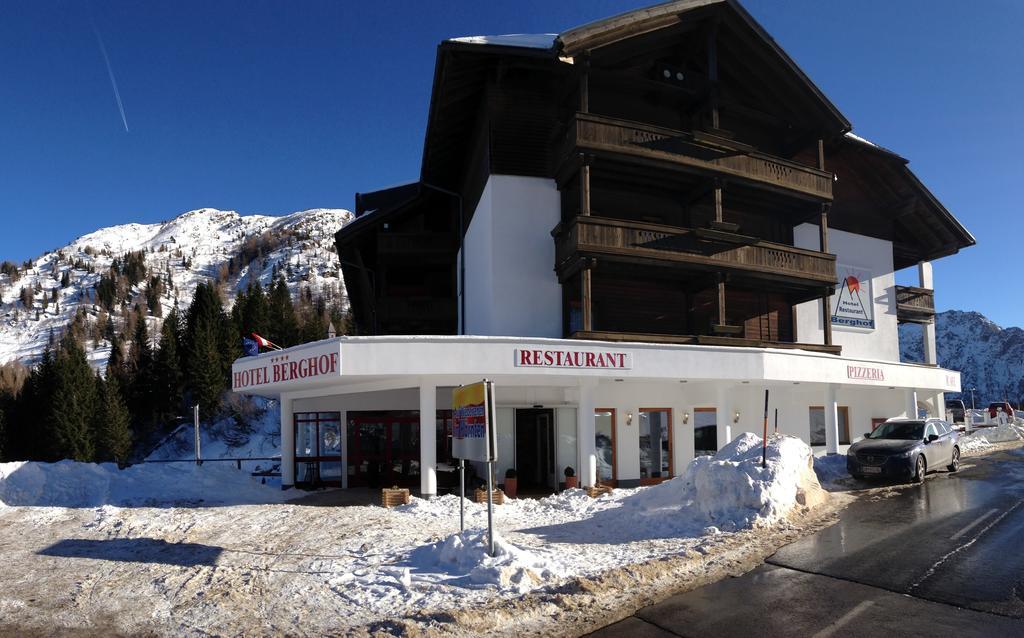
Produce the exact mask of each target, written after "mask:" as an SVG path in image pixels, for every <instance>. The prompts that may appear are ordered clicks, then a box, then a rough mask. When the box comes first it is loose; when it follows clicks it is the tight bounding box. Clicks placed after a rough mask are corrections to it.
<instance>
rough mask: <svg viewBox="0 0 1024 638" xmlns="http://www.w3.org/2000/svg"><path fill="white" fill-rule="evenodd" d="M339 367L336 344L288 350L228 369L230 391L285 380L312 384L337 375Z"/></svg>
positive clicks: (339, 360) (238, 362)
mask: <svg viewBox="0 0 1024 638" xmlns="http://www.w3.org/2000/svg"><path fill="white" fill-rule="evenodd" d="M340 364H341V353H340V352H339V350H338V346H337V344H331V346H328V347H321V348H306V349H301V350H289V351H284V352H281V353H279V354H274V355H273V356H270V357H267V356H262V357H246V358H243V359H239V360H238V361H236V362H235V363H234V365H232V366H231V389H232V390H235V391H239V390H248V389H255V388H259V387H262V386H267V385H274V384H277V383H286V382H289V381H315V380H317V379H323V378H327V377H332V376H337V375H338V373H339V370H340Z"/></svg>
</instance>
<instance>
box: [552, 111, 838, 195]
mask: <svg viewBox="0 0 1024 638" xmlns="http://www.w3.org/2000/svg"><path fill="white" fill-rule="evenodd" d="M580 150H590V151H605V152H612V153H617V154H624V155H630V156H633V157H638V158H645V159H649V160H651V159H653V160H660V161H663V162H667V163H669V164H671V165H674V166H676V167H678V168H681V169H683V170H688V171H692V172H697V173H704V174H709V175H713V176H716V177H722V178H725V179H737V180H739V181H743V182H746V183H749V184H753V185H757V186H762V187H768V188H772V189H776V190H779V189H781V190H784V191H787V192H791V193H797V194H800V195H803V196H805V197H809V198H812V199H818V200H822V201H827V200H831V199H832V174H831V173H828V172H825V171H820V170H818V169H816V168H812V167H810V166H805V165H803V164H799V163H797V162H791V161H789V160H785V159H782V158H779V157H773V156H771V155H768V154H765V153H761V152H758V151H756V150H754V149H752V148H750V147H747V146H745V145H743V144H739V143H736V142H734V141H732V140H728V139H726V138H723V137H719V136H716V135H712V134H709V133H704V132H700V131H696V132H693V133H687V132H683V131H676V130H673V129H667V128H662V127H659V126H651V125H647V124H641V123H638V122H631V121H628V120H619V119H615V118H609V117H604V116H599V115H592V114H589V113H577V114H576V116H575V117H574V118H573V121H572V125H571V126H570V128H569V131H568V133H567V139H566V147H565V148H564V149H563V151H564V152H565V153H569V152H579V151H580Z"/></svg>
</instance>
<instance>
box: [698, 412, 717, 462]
mask: <svg viewBox="0 0 1024 638" xmlns="http://www.w3.org/2000/svg"><path fill="white" fill-rule="evenodd" d="M717 451H718V410H716V409H715V408H694V409H693V454H694V455H695V456H711V455H714V453H715V452H717Z"/></svg>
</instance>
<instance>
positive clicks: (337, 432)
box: [294, 412, 343, 487]
mask: <svg viewBox="0 0 1024 638" xmlns="http://www.w3.org/2000/svg"><path fill="white" fill-rule="evenodd" d="M294 421H295V483H296V484H297V485H302V486H310V487H317V486H320V485H328V486H334V487H340V486H341V478H342V477H341V468H342V462H343V461H342V457H341V413H340V412H296V413H295V416H294Z"/></svg>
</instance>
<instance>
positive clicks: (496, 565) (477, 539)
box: [409, 530, 563, 593]
mask: <svg viewBox="0 0 1024 638" xmlns="http://www.w3.org/2000/svg"><path fill="white" fill-rule="evenodd" d="M409 563H410V567H411V568H413V569H417V570H429V571H433V572H435V573H436V572H441V573H444V574H448V575H450V576H453V577H461V578H463V579H464V580H467V581H468V582H469V583H471V584H473V585H477V586H486V585H494V586H496V587H498V588H499V589H502V590H514V591H517V592H519V593H525V592H527V591H529V590H531V589H533V588H535V587H537V586H538V585H541V584H543V583H545V582H550V581H553V580H555V579H557V578H559V577H561V576H562V575H563V574H562V573H561V570H560V569H559V568H558V567H557V566H556V565H555V564H554V563H552V562H551V561H549V560H548V559H546V558H544V557H543V556H541V555H540V554H539V553H535V552H531V551H529V550H526V549H523V548H522V547H519V546H517V545H514V544H512V543H510V542H508V541H507V540H505V538H503V537H502V536H501V535H500V534H498V533H497V532H495V534H494V556H491V555H490V554H489V553H488V551H487V531H486V530H466V531H465V532H462V533H459V534H452V535H451V536H449V537H448V538H446V539H444V540H442V541H438V542H436V543H433V544H431V545H427V546H426V547H424V548H421V549H419V550H417V551H414V552H413V553H412V554H411V555H410V559H409Z"/></svg>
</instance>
